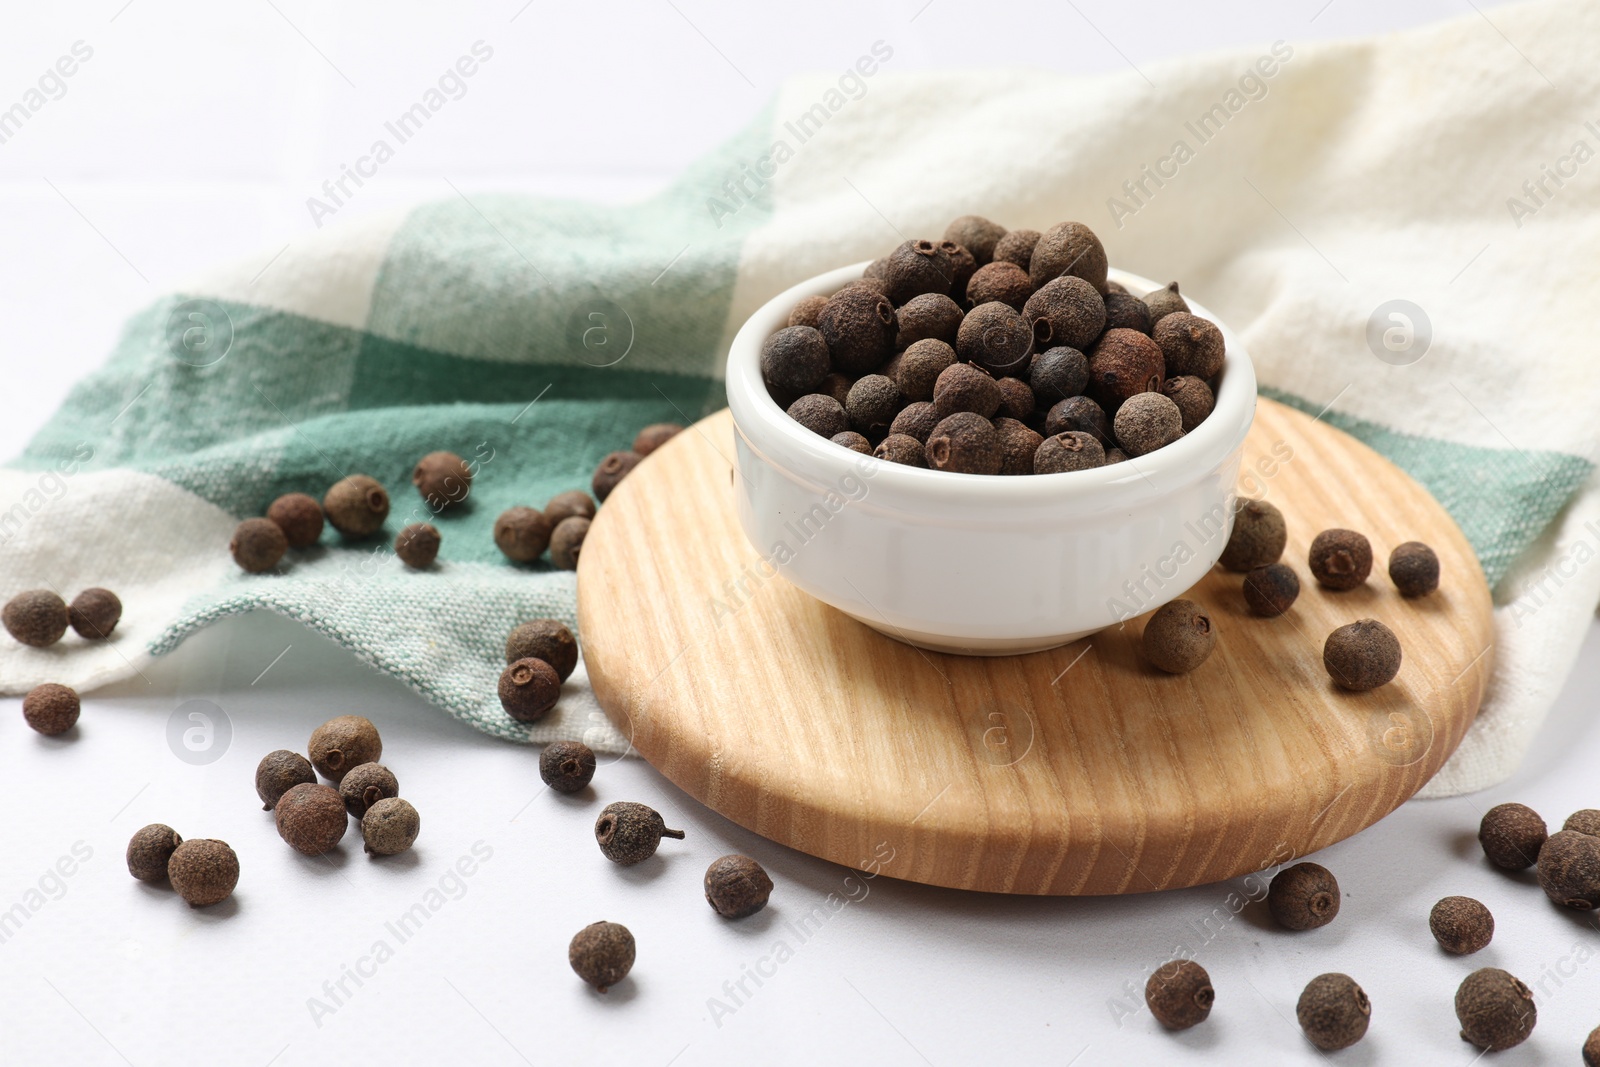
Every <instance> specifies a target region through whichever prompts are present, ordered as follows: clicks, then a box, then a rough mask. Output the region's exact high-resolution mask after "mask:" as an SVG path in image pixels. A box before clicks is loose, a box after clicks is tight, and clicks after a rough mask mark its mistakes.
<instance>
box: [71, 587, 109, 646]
mask: <svg viewBox="0 0 1600 1067" xmlns="http://www.w3.org/2000/svg"><path fill="white" fill-rule="evenodd" d="M121 619H122V600H121V599H120V598H118V596H117V594H115V593H113V592H112V591H111V590H109V589H101V588H100V587H99V586H96V587H94V588H93V589H85V590H84V591H83V592H81V593H79V594H78V595H77V596H75V597H73V598H72V603H71V604H70V605H68V607H67V621H68V622H69V623H70V624H71V625H72V628H73V630H75V631H76V632H77V634H78V636H79V637H82V638H84V639H85V640H89V641H103V640H105V639H106V638H108V637H110V636H111V631H113V630H115V629H116V628H117V623H118V622H120V621H121Z"/></svg>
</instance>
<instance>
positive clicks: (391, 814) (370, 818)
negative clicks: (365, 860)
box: [361, 797, 422, 856]
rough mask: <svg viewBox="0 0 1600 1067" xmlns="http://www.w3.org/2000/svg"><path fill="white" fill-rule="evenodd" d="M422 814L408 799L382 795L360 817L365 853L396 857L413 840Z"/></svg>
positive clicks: (415, 837) (413, 842)
mask: <svg viewBox="0 0 1600 1067" xmlns="http://www.w3.org/2000/svg"><path fill="white" fill-rule="evenodd" d="M421 830H422V816H420V815H418V814H417V809H416V808H414V807H412V806H411V804H410V802H409V801H405V800H401V799H400V798H399V797H385V798H384V799H382V800H380V801H378V802H377V803H375V804H373V805H372V807H370V808H368V809H367V813H366V814H365V815H363V816H362V817H361V841H362V845H363V847H364V848H365V850H366V852H367V854H368V855H372V856H398V855H399V854H400V853H402V852H404V851H406V850H407V849H409V848H410V847H411V846H412V845H413V844H415V843H416V840H417V834H418V833H419V832H420V831H421Z"/></svg>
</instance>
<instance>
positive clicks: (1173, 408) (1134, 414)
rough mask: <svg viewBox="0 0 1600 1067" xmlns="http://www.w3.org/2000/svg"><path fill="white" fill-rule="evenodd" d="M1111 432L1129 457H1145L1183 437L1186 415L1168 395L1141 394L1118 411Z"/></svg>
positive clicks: (1131, 397)
mask: <svg viewBox="0 0 1600 1067" xmlns="http://www.w3.org/2000/svg"><path fill="white" fill-rule="evenodd" d="M1111 432H1112V433H1113V434H1114V435H1115V436H1116V439H1117V444H1119V445H1121V446H1122V450H1123V451H1124V452H1126V453H1127V454H1128V455H1130V456H1145V455H1149V454H1150V453H1151V452H1154V451H1155V450H1156V449H1158V448H1165V447H1166V446H1167V445H1170V444H1171V443H1172V442H1174V441H1176V440H1177V439H1178V438H1180V437H1182V436H1183V414H1182V413H1181V412H1180V411H1179V410H1178V405H1177V404H1174V403H1173V402H1172V400H1171V399H1169V398H1168V397H1167V396H1166V395H1165V394H1164V393H1139V394H1137V395H1135V396H1130V397H1129V398H1128V399H1127V400H1126V401H1124V402H1123V405H1122V406H1121V407H1120V408H1118V409H1117V414H1116V417H1115V418H1113V419H1112V420H1111Z"/></svg>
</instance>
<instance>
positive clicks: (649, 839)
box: [594, 800, 683, 867]
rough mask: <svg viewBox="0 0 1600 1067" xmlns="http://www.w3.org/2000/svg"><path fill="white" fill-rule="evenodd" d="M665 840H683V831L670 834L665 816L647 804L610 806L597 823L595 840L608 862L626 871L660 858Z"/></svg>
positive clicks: (672, 831) (607, 806)
mask: <svg viewBox="0 0 1600 1067" xmlns="http://www.w3.org/2000/svg"><path fill="white" fill-rule="evenodd" d="M663 837H671V838H675V839H676V840H679V841H682V840H683V831H682V830H669V829H667V825H666V823H665V822H663V821H662V819H661V813H660V812H658V811H656V810H655V809H654V808H652V807H649V806H647V805H644V804H635V803H632V802H630V801H625V800H621V801H617V802H616V803H615V804H607V805H606V806H605V809H604V810H603V811H601V812H600V817H599V818H598V819H596V820H595V823H594V839H595V841H596V842H597V843H598V844H599V845H600V851H601V852H603V853H604V854H605V857H606V859H608V860H610V861H611V862H613V863H617V864H621V865H622V866H624V867H631V866H632V865H633V864H635V863H640V862H643V861H644V860H647V859H649V858H650V857H651V856H654V855H655V854H656V848H657V847H658V846H659V845H660V844H661V839H662V838H663Z"/></svg>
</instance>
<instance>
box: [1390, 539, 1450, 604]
mask: <svg viewBox="0 0 1600 1067" xmlns="http://www.w3.org/2000/svg"><path fill="white" fill-rule="evenodd" d="M1389 580H1390V581H1391V582H1393V583H1394V587H1395V588H1396V589H1398V590H1400V595H1401V596H1406V597H1413V596H1427V595H1428V594H1429V593H1431V592H1433V591H1434V590H1435V589H1437V588H1439V557H1438V556H1437V555H1435V554H1434V551H1433V549H1431V548H1429V547H1428V546H1427V545H1425V544H1423V543H1422V542H1421V541H1407V542H1406V543H1405V544H1403V545H1399V546H1397V547H1396V548H1395V550H1394V551H1393V552H1391V553H1389Z"/></svg>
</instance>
